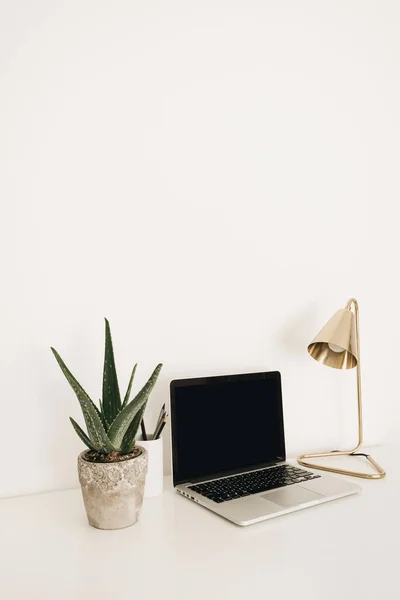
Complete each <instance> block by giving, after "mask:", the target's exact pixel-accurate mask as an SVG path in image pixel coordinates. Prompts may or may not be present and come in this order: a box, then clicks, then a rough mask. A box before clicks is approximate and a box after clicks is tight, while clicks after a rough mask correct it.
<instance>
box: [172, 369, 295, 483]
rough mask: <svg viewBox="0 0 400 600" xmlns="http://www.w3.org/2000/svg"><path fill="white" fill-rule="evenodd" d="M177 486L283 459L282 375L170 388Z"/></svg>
mask: <svg viewBox="0 0 400 600" xmlns="http://www.w3.org/2000/svg"><path fill="white" fill-rule="evenodd" d="M171 417H172V444H173V462H174V483H175V484H177V483H183V482H185V481H189V480H192V479H195V478H200V477H207V476H208V475H214V474H218V473H222V472H229V471H236V470H240V469H243V468H245V467H250V468H251V467H255V466H259V465H263V464H268V463H271V462H274V461H276V460H277V459H280V460H284V459H285V441H284V432H283V416H282V394H281V380H280V374H279V373H278V372H273V373H256V374H250V375H236V376H231V377H209V378H207V379H201V380H196V379H192V380H190V379H189V380H181V381H179V380H177V381H175V382H172V383H171Z"/></svg>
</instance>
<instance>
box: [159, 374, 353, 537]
mask: <svg viewBox="0 0 400 600" xmlns="http://www.w3.org/2000/svg"><path fill="white" fill-rule="evenodd" d="M170 391H171V427H172V462H173V482H174V487H175V489H176V491H177V492H179V494H181V495H182V496H184V497H185V498H188V499H189V500H191V501H192V502H197V503H198V504H201V505H202V506H204V507H205V508H208V509H209V510H212V511H213V512H215V513H217V514H218V515H220V516H221V517H224V518H225V519H228V520H229V521H232V522H233V523H236V524H237V525H242V526H245V525H251V524H253V523H257V522H259V521H264V520H266V519H272V518H274V517H278V516H280V515H284V514H287V513H290V512H293V511H295V510H300V509H302V508H308V507H309V506H314V505H316V504H322V503H323V502H328V501H329V500H335V499H336V498H342V497H343V496H349V495H351V494H356V493H358V492H360V491H361V488H360V487H359V486H358V485H355V484H354V483H352V482H350V481H348V480H344V479H340V478H338V477H336V476H333V475H325V474H322V473H321V472H314V471H311V470H306V469H303V468H300V467H298V466H297V465H292V464H289V463H287V462H285V461H286V453H285V437H284V428H283V411H282V389H281V375H280V373H279V372H277V371H274V372H270V373H248V374H243V375H223V376H217V377H201V378H194V379H177V380H174V381H172V382H171V386H170Z"/></svg>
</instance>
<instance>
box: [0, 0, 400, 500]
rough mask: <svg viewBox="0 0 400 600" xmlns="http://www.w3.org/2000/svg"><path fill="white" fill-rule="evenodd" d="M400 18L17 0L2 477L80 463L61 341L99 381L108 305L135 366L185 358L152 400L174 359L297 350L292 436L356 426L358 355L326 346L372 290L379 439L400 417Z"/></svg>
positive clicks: (122, 349) (4, 245)
mask: <svg viewBox="0 0 400 600" xmlns="http://www.w3.org/2000/svg"><path fill="white" fill-rule="evenodd" d="M399 28H400V4H399V3H398V2H397V1H396V0H392V1H385V0H384V1H382V0H376V1H371V0H359V1H357V0H343V1H337V2H321V1H320V0H314V1H307V0H304V1H303V2H298V1H297V0H287V1H284V2H279V1H278V0H275V1H272V0H237V1H235V2H230V1H228V0H210V1H205V2H204V1H203V2H195V1H194V0H169V1H168V2H163V1H162V0H159V1H155V0H146V1H139V0H129V1H128V0H113V2H108V1H105V0H102V1H99V0H69V2H61V1H60V0H56V1H55V0H37V1H36V2H30V1H27V0H25V1H23V0H14V1H13V2H6V0H3V2H1V4H0V86H1V88H0V92H1V93H0V161H1V162H0V169H1V171H0V174H1V179H0V195H1V209H2V210H1V222H0V244H1V257H2V264H1V294H0V303H1V312H2V328H1V346H0V361H1V421H0V422H1V425H2V427H1V429H2V432H1V448H2V469H1V473H2V475H1V478H0V495H3V496H6V495H13V494H21V493H26V492H36V491H40V490H47V489H54V488H62V487H68V486H73V485H75V484H76V472H75V471H76V469H75V456H76V454H77V453H78V451H79V450H80V447H81V446H80V442H79V440H78V439H77V438H76V436H75V434H74V432H73V430H72V428H71V426H70V424H69V422H68V416H69V415H72V416H74V417H75V418H77V419H79V420H81V416H80V411H79V406H78V403H77V401H76V399H75V397H74V396H73V393H72V391H71V390H70V389H69V387H68V385H67V383H66V381H65V380H64V378H63V376H62V374H61V372H60V371H59V369H58V367H57V365H56V363H55V361H54V358H53V357H52V355H51V353H50V350H49V346H50V345H54V346H55V347H56V348H57V349H58V350H59V352H60V354H61V355H62V356H63V358H64V359H65V361H66V362H67V364H68V365H69V366H70V368H71V370H72V371H73V372H74V373H75V374H76V375H77V377H78V379H80V380H81V382H82V383H83V384H84V386H85V387H86V388H87V390H88V391H89V393H91V394H92V395H93V396H94V397H95V398H97V397H98V396H99V394H100V389H101V369H102V354H103V335H104V334H103V321H102V319H103V317H104V316H107V317H108V318H109V319H110V321H111V325H112V330H113V337H114V344H115V350H116V359H117V365H118V366H119V373H120V380H121V383H122V385H123V386H125V385H126V382H127V379H128V377H129V372H130V369H131V367H132V364H133V363H134V362H135V361H136V360H137V361H139V376H138V385H139V384H140V383H141V382H143V381H144V380H145V379H146V378H147V377H148V375H149V374H150V372H151V370H152V368H153V367H154V366H155V364H156V363H157V362H158V361H162V362H164V365H165V367H164V371H163V373H162V376H161V379H160V381H159V384H158V386H157V388H156V390H155V392H154V394H153V397H152V399H151V402H150V406H149V414H148V421H151V419H154V418H155V415H156V413H157V412H158V409H159V406H160V405H161V403H162V402H163V401H166V400H168V384H169V381H170V380H171V379H172V378H176V377H181V376H200V375H204V374H217V373H230V372H246V371H253V370H254V371H255V370H259V369H268V370H274V369H279V370H281V371H282V374H283V383H284V402H285V414H286V436H287V447H288V453H289V454H295V453H297V452H298V451H301V450H317V449H320V448H321V449H322V448H326V449H331V448H332V447H333V446H334V447H337V446H340V445H341V444H345V443H351V442H352V441H353V440H354V435H353V430H354V428H355V424H356V420H355V418H356V409H355V372H352V371H351V372H336V371H334V370H333V369H326V368H324V367H322V366H320V365H318V364H317V363H315V362H314V361H312V360H311V359H310V358H309V357H308V355H307V353H306V351H305V347H306V345H307V343H308V342H309V341H310V339H311V338H312V337H313V336H314V334H315V333H316V332H317V331H318V329H319V328H320V326H322V325H323V324H324V322H325V321H326V320H327V319H328V318H329V317H330V316H331V314H332V313H333V312H334V311H335V310H336V309H337V308H340V307H341V306H343V305H344V304H345V302H346V300H347V299H348V297H349V296H351V295H354V296H356V297H357V298H358V299H359V302H360V306H361V326H362V354H363V372H364V399H365V437H366V441H367V443H369V444H376V443H382V442H386V441H387V440H389V439H392V438H393V437H394V436H395V435H396V433H399V417H400V412H399V408H398V406H399V404H398V376H397V371H398V357H399V353H398V350H397V344H398V339H399V334H400V332H399V329H400V328H399V317H398V310H397V307H398V303H399V299H400V298H399V290H398V284H397V280H398V276H399V273H398V253H399V234H398V228H399V224H398V223H399V221H398V218H397V213H398V202H399V191H400V185H399V171H398V170H399V159H400V152H399V137H400V117H399V106H400V69H399V67H400V36H399V35H398V32H399V30H400V29H399ZM211 418H212V415H211V414H210V419H211ZM251 418H252V415H248V419H249V421H250V423H251ZM354 433H355V430H354ZM204 436H205V442H206V439H207V431H206V430H205V431H204ZM167 444H168V436H166V449H167ZM21 463H22V464H23V465H24V469H23V470H22V469H21V468H20V467H19V465H20V464H21ZM16 465H17V466H16Z"/></svg>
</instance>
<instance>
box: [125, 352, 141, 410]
mask: <svg viewBox="0 0 400 600" xmlns="http://www.w3.org/2000/svg"><path fill="white" fill-rule="evenodd" d="M136 367H137V363H136V365H135V366H134V367H133V369H132V374H131V377H130V379H129V383H128V389H127V390H126V394H125V398H124V401H123V403H122V408H125V406H126V405H127V404H128V402H129V396H130V395H131V389H132V383H133V378H134V377H135V373H136Z"/></svg>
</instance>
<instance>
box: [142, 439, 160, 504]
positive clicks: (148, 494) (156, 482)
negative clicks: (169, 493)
mask: <svg viewBox="0 0 400 600" xmlns="http://www.w3.org/2000/svg"><path fill="white" fill-rule="evenodd" d="M152 437H153V436H152V435H149V436H148V439H147V441H144V440H143V439H142V436H139V437H138V438H137V439H136V442H137V443H138V445H139V446H143V448H146V450H147V452H148V467H147V475H146V483H145V486H144V497H145V498H154V497H155V496H159V495H160V494H162V491H163V479H164V465H163V441H162V438H159V439H158V440H153V439H152Z"/></svg>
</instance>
